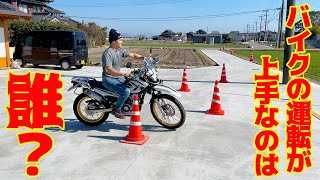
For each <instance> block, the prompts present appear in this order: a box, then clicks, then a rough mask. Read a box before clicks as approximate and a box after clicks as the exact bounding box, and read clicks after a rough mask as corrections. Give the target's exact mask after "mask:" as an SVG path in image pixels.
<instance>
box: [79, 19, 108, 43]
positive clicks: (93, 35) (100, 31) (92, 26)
mask: <svg viewBox="0 0 320 180" xmlns="http://www.w3.org/2000/svg"><path fill="white" fill-rule="evenodd" d="M77 28H79V29H81V30H82V31H84V32H86V33H87V38H88V46H89V47H91V46H102V45H105V43H106V38H107V35H106V32H105V31H106V28H101V27H100V26H98V25H96V23H94V22H91V23H88V24H79V25H78V26H77Z"/></svg>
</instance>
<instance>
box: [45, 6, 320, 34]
mask: <svg viewBox="0 0 320 180" xmlns="http://www.w3.org/2000/svg"><path fill="white" fill-rule="evenodd" d="M286 2H287V1H286V0H285V6H286ZM281 3H282V0H228V1H227V0H150V1H143V0H117V1H105V0H90V1H88V0H68V1H66V0H55V1H54V2H53V3H50V4H49V6H51V7H53V8H56V9H58V10H62V11H64V12H65V13H66V16H70V17H71V18H73V19H75V20H77V21H80V22H82V21H84V22H86V23H87V22H95V23H96V24H98V25H99V26H101V27H105V26H107V27H108V29H109V30H110V29H111V28H113V29H116V30H117V31H119V32H120V33H121V34H123V35H127V36H128V35H145V36H153V35H159V34H161V32H163V31H164V30H166V29H170V30H172V31H174V32H182V33H187V32H195V31H197V30H199V29H203V30H205V31H208V32H212V31H219V32H220V33H229V32H230V31H240V32H247V31H249V32H253V30H254V31H255V30H256V29H258V31H259V30H260V22H261V17H259V16H262V15H265V14H266V13H265V12H254V11H262V10H267V9H270V10H269V11H268V21H270V22H268V30H271V31H277V29H278V18H279V11H278V10H271V9H275V8H280V7H281ZM305 3H308V4H309V5H310V7H311V10H312V11H320V0H296V5H300V4H305ZM217 16H220V17H217ZM181 17H183V18H181ZM148 18H149V19H148ZM262 18H263V20H262V21H263V25H264V22H265V20H264V19H265V16H264V17H262ZM248 25H249V26H248ZM256 25H257V28H256ZM262 28H263V29H264V26H263V27H262Z"/></svg>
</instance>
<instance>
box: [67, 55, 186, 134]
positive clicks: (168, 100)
mask: <svg viewBox="0 0 320 180" xmlns="http://www.w3.org/2000/svg"><path fill="white" fill-rule="evenodd" d="M158 62H159V60H158V59H156V58H155V59H154V60H153V61H151V60H150V58H147V59H146V60H145V61H144V67H142V68H140V69H135V70H134V71H132V72H131V73H132V74H133V77H132V78H129V79H126V80H125V82H124V84H125V85H126V86H127V87H128V88H130V91H131V95H132V94H136V95H138V97H139V105H140V109H141V107H142V104H143V103H144V98H145V95H146V94H147V93H148V94H151V95H152V97H151V99H150V102H149V103H150V110H151V114H152V116H153V117H154V119H155V120H156V121H157V122H158V123H159V124H161V125H162V126H164V127H165V128H169V129H174V128H179V127H181V126H182V125H183V123H184V122H185V118H186V114H185V110H184V108H183V106H182V104H181V103H180V101H179V100H178V99H177V98H179V97H181V95H180V93H179V92H177V91H176V90H174V89H172V88H170V87H168V86H165V85H164V84H163V81H162V80H160V79H159V78H158V73H157V70H156V69H155V64H156V63H158ZM131 66H132V64H131V63H130V62H129V63H128V64H127V67H128V68H131ZM71 83H72V84H73V86H72V87H70V88H69V90H68V91H70V90H73V89H74V92H75V93H76V90H77V88H82V93H81V94H79V95H78V97H77V98H76V99H75V101H74V103H73V111H74V114H75V115H76V117H77V118H78V119H79V121H80V122H82V123H84V124H86V125H90V126H97V125H100V124H102V123H103V122H105V121H106V119H107V118H108V116H109V113H110V112H111V111H112V107H113V106H114V104H115V103H116V102H117V99H118V97H119V95H118V94H116V93H114V92H112V91H110V90H108V89H107V88H105V87H104V86H103V85H102V82H101V81H97V80H96V79H94V78H90V77H73V78H72V80H71ZM76 94H77V93H76ZM131 95H130V96H129V98H128V99H127V100H126V102H125V103H124V105H123V106H122V109H121V111H122V113H123V114H124V115H126V116H130V115H131V106H132V102H133V99H132V98H133V97H132V96H131Z"/></svg>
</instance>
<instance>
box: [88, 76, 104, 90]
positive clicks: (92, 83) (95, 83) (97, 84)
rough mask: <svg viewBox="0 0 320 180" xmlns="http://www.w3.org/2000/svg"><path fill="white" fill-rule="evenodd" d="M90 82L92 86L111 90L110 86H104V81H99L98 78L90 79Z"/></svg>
mask: <svg viewBox="0 0 320 180" xmlns="http://www.w3.org/2000/svg"><path fill="white" fill-rule="evenodd" d="M88 83H89V84H90V86H91V87H92V88H99V89H105V90H109V89H108V88H106V87H104V85H103V84H102V81H97V80H96V79H93V80H90V81H88Z"/></svg>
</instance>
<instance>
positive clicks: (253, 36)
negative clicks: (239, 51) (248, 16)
mask: <svg viewBox="0 0 320 180" xmlns="http://www.w3.org/2000/svg"><path fill="white" fill-rule="evenodd" d="M252 39H253V40H254V39H255V38H254V25H252Z"/></svg>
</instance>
